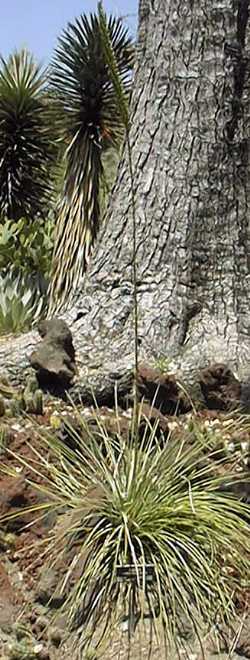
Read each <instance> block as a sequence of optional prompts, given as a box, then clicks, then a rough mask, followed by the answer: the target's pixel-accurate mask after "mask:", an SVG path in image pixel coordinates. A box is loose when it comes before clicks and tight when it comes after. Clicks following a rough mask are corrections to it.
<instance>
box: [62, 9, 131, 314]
mask: <svg viewBox="0 0 250 660" xmlns="http://www.w3.org/2000/svg"><path fill="white" fill-rule="evenodd" d="M108 31H109V35H110V40H111V42H112V46H113V49H114V52H115V54H116V58H117V62H118V66H119V72H120V76H121V78H122V81H123V84H124V88H125V90H126V95H128V94H129V91H130V84H131V69H132V64H133V56H134V54H133V46H132V42H131V39H130V37H129V36H128V33H127V30H126V29H125V28H124V27H123V24H122V21H121V20H120V19H117V18H114V17H113V16H110V18H109V20H108ZM52 87H53V91H54V93H55V94H56V95H57V99H58V101H59V103H61V107H62V128H63V134H64V140H65V142H66V144H67V149H66V152H65V174H64V185H63V191H62V196H61V201H60V206H59V213H58V219H57V223H56V235H55V250H54V259H53V269H52V285H51V308H53V307H57V309H58V308H59V300H60V298H61V301H62V303H63V302H64V301H65V299H66V297H67V295H68V293H69V292H70V291H71V290H72V289H75V287H76V286H77V284H78V282H79V279H80V277H81V276H82V275H83V273H84V272H85V269H86V264H87V262H88V259H89V255H90V251H91V247H92V244H93V242H94V240H95V238H96V236H97V233H98V229H99V226H100V219H101V213H100V185H101V180H102V177H103V174H104V166H103V162H104V161H103V156H104V154H106V152H107V150H108V149H114V148H118V147H119V146H120V144H121V140H122V137H123V134H124V126H123V122H122V120H121V117H120V112H119V108H118V105H117V98H116V94H115V91H114V88H113V83H112V80H111V77H110V72H109V67H108V65H107V63H106V60H105V56H104V51H103V42H102V37H101V31H100V21H99V17H98V16H97V15H95V14H91V15H90V17H89V18H88V17H87V16H86V15H85V14H83V15H81V16H80V18H78V19H76V20H75V22H74V23H70V24H69V25H68V27H67V29H66V30H64V32H63V35H62V37H61V38H60V39H59V45H58V48H57V50H56V53H55V57H54V60H53V63H52Z"/></svg>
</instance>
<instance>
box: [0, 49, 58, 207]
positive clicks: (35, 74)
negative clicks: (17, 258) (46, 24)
mask: <svg viewBox="0 0 250 660" xmlns="http://www.w3.org/2000/svg"><path fill="white" fill-rule="evenodd" d="M0 64H1V69H0V216H1V215H2V216H4V215H5V216H6V217H8V218H12V219H14V220H18V219H19V218H20V217H21V216H26V217H34V216H35V215H36V214H37V213H38V212H39V213H41V214H43V212H44V204H45V201H46V200H47V201H48V195H49V192H50V185H49V181H50V177H49V168H50V165H51V164H52V162H54V160H55V156H56V147H55V142H56V141H55V128H54V126H53V122H52V119H51V107H50V103H49V99H48V95H46V94H45V87H46V82H47V80H46V74H45V72H43V71H42V70H41V68H40V67H39V66H38V65H37V64H36V63H35V61H34V59H33V57H32V55H30V54H29V53H28V52H27V51H26V50H21V51H20V52H15V53H14V54H13V55H11V56H10V58H9V59H8V60H7V61H5V60H4V59H3V58H1V60H0Z"/></svg>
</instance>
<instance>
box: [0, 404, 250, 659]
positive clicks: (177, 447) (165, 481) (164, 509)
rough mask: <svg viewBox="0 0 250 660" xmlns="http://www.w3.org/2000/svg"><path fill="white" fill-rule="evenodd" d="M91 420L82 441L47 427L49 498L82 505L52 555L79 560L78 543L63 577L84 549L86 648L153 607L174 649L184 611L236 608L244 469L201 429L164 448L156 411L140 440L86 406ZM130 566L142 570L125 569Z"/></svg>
mask: <svg viewBox="0 0 250 660" xmlns="http://www.w3.org/2000/svg"><path fill="white" fill-rule="evenodd" d="M79 423H80V424H81V427H82V432H81V433H78V434H76V432H75V431H74V449H70V448H69V447H68V446H66V445H65V444H64V443H63V442H60V441H59V440H58V439H57V438H55V437H54V436H50V435H46V436H43V437H41V441H42V440H43V442H44V443H45V446H47V447H48V448H49V452H45V455H42V452H41V455H39V453H38V452H37V450H36V451H35V455H34V462H31V463H30V465H29V470H30V471H31V472H32V471H34V477H35V475H36V471H37V467H36V466H37V464H38V461H39V474H40V475H41V474H42V473H43V475H44V476H43V481H41V479H40V480H39V486H37V488H38V489H39V492H40V493H41V492H42V491H43V492H44V494H45V495H46V497H47V498H48V501H47V502H44V503H42V504H40V505H39V506H38V507H37V508H39V510H40V511H41V510H42V509H44V510H45V515H46V511H47V510H54V511H60V510H63V511H68V512H69V513H70V512H71V513H72V514H73V515H72V516H71V515H68V517H67V518H66V521H64V523H63V525H62V526H60V525H59V527H58V528H55V532H54V535H53V534H52V535H51V537H50V540H49V539H48V545H47V548H46V549H44V555H43V560H44V561H45V560H46V558H47V560H48V561H49V562H50V564H52V565H53V566H54V567H56V565H57V561H58V562H59V564H60V562H61V560H62V556H63V555H65V556H66V561H69V559H68V558H69V556H71V557H72V553H71V555H69V553H68V551H69V549H70V548H72V546H74V544H75V543H76V547H77V554H76V556H74V558H73V560H71V561H70V564H69V566H68V571H67V575H66V576H64V578H63V584H62V585H61V587H62V589H64V588H65V586H66V585H67V584H69V583H70V582H71V578H72V575H73V574H74V567H75V563H76V559H77V561H78V564H79V565H81V566H82V572H81V574H80V576H79V577H78V579H77V581H76V583H75V585H74V587H73V589H71V590H70V594H69V597H68V599H67V601H66V604H65V605H64V608H65V609H66V611H67V613H68V615H69V620H70V622H71V625H72V626H73V627H74V626H76V627H77V626H79V629H80V632H79V634H80V637H81V642H82V645H83V647H84V650H86V649H87V648H88V646H89V645H91V644H93V642H94V645H95V648H97V647H98V643H99V642H101V641H103V637H104V636H105V635H106V636H107V638H108V637H109V636H110V634H111V632H112V628H113V626H114V625H115V624H116V623H117V622H119V621H120V620H121V617H127V618H128V625H129V631H130V632H131V630H132V621H134V622H135V621H136V622H137V624H138V625H140V623H143V619H144V616H149V617H150V618H151V619H152V622H153V629H155V630H157V634H158V635H159V636H162V637H163V638H164V643H165V648H166V656H165V657H171V656H169V655H167V653H168V651H167V649H168V647H170V646H171V645H172V646H173V645H174V646H175V647H176V646H177V647H178V643H179V642H178V639H179V638H178V631H179V630H180V627H181V620H182V617H184V618H186V619H187V620H188V621H189V623H190V625H191V626H192V627H193V629H194V631H197V630H200V629H201V628H200V626H201V625H202V623H203V625H205V626H207V628H209V627H210V626H212V625H213V624H214V623H215V621H216V623H218V622H220V621H224V620H228V619H230V617H231V616H232V617H233V618H234V617H235V611H234V606H233V601H232V595H233V593H234V591H235V589H237V588H238V587H239V585H240V584H241V583H242V581H243V580H245V584H248V583H249V577H250V574H249V572H250V566H249V558H248V554H247V553H248V549H249V547H248V544H249V523H250V515H249V508H248V507H247V505H244V504H243V503H242V502H241V501H239V500H237V499H236V498H235V497H234V496H233V495H232V493H231V492H230V488H231V486H230V484H231V483H232V481H235V479H236V477H235V475H233V476H232V474H229V473H228V472H227V469H226V461H225V459H222V458H221V457H220V454H219V453H217V452H216V451H213V450H212V449H209V450H208V451H207V454H206V455H205V454H204V445H203V444H202V443H201V442H200V440H197V438H196V437H195V435H194V437H193V438H192V443H191V444H190V442H189V443H187V444H186V443H185V437H183V442H181V441H180V438H179V439H178V442H177V441H174V440H173V439H171V438H169V440H168V442H166V445H165V447H164V448H160V447H159V446H158V444H157V439H156V428H157V425H155V426H154V427H152V425H151V424H150V423H149V422H148V423H147V424H146V425H145V432H144V437H143V438H142V439H141V444H140V446H139V445H138V444H136V445H135V444H134V443H133V442H132V441H131V437H130V438H127V439H126V438H124V437H123V436H121V435H120V436H119V433H118V436H117V439H116V440H114V438H111V437H110V436H109V435H108V432H107V430H106V428H105V425H103V423H102V422H101V421H100V419H98V415H97V416H96V423H97V426H98V428H99V432H98V433H95V434H93V430H92V429H91V426H89V427H88V425H87V423H86V422H85V421H84V420H83V419H82V418H81V417H80V416H79ZM118 427H119V424H118ZM92 428H93V427H92ZM10 453H11V454H12V452H10ZM43 454H44V452H43ZM12 455H13V456H14V458H15V462H16V459H17V458H19V461H20V462H21V463H22V464H25V460H24V459H23V458H21V457H18V456H16V455H15V454H12ZM48 456H49V459H48ZM222 473H223V476H220V475H221V474H222ZM13 474H14V472H13ZM29 483H31V482H30V480H29ZM34 487H36V484H35V483H34ZM31 510H35V508H32V509H31ZM22 513H23V512H22ZM126 567H129V571H128V572H130V573H132V574H133V576H134V577H132V578H129V577H127V578H126V579H125V578H124V579H123V578H121V573H122V571H123V572H124V570H125V571H126V570H127V569H126ZM232 569H233V570H232ZM149 570H150V572H151V575H152V576H153V580H152V582H151V583H150V585H149V584H148V583H147V575H148V571H149ZM144 634H146V631H145V633H144ZM148 634H149V633H148ZM151 634H152V627H151ZM98 640H99V641H98ZM183 643H184V642H183V639H182V640H181V646H182V648H183ZM150 648H151V646H150V642H149V649H150ZM149 655H150V653H149Z"/></svg>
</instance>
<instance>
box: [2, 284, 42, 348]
mask: <svg viewBox="0 0 250 660" xmlns="http://www.w3.org/2000/svg"><path fill="white" fill-rule="evenodd" d="M46 303H47V299H46V295H45V296H43V295H41V291H40V290H39V287H38V286H37V284H36V282H35V283H34V282H32V279H31V278H28V277H26V278H25V277H23V276H22V275H15V273H14V272H10V273H9V274H5V275H3V274H2V275H0V335H1V334H8V333H14V334H18V333H19V332H23V331H24V330H28V329H29V328H30V327H31V325H32V323H33V322H34V321H35V320H36V319H38V318H39V317H40V316H41V315H42V313H43V311H45V308H46Z"/></svg>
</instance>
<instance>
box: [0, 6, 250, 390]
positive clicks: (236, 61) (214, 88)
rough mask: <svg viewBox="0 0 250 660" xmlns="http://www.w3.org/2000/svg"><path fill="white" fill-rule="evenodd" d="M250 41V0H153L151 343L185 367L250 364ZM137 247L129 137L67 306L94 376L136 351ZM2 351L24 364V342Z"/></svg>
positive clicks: (136, 152)
mask: <svg viewBox="0 0 250 660" xmlns="http://www.w3.org/2000/svg"><path fill="white" fill-rule="evenodd" d="M249 53H250V30H249V0H223V2H222V1H221V2H219V1H218V0H175V2H172V1H171V0H141V2H140V8H139V40H138V61H137V67H136V71H135V81H134V91H133V97H132V129H131V144H132V160H133V168H134V179H135V181H134V185H135V192H136V219H137V277H138V285H137V286H138V300H139V339H140V346H139V357H140V359H141V360H144V359H147V360H148V359H149V360H150V361H151V362H152V361H154V360H156V359H159V358H161V357H164V358H165V357H170V358H172V359H173V360H174V362H175V363H176V365H177V367H179V368H180V370H181V371H182V372H183V373H184V374H185V375H187V374H189V375H190V374H191V373H193V372H194V371H195V370H196V369H197V367H200V366H205V365H207V364H208V363H209V362H215V361H224V362H227V363H228V364H229V365H230V366H232V367H233V368H234V369H236V371H237V373H238V375H239V376H240V377H245V376H246V375H247V374H248V371H250V289H249V284H248V282H249V278H250V273H249V263H250V243H249V240H250V236H249V217H248V214H249V206H250V171H249V170H250V165H249V133H250V95H249ZM132 258H133V255H132V206H131V184H130V178H129V168H128V154H127V150H126V147H125V149H124V155H123V158H122V162H121V164H120V167H119V171H118V176H117V181H116V185H115V187H114V190H113V193H112V197H111V200H110V204H109V208H108V211H107V219H106V222H105V226H104V227H103V229H102V231H101V234H100V237H99V240H98V244H97V247H96V251H95V254H94V256H93V258H92V262H91V265H90V269H89V273H88V276H87V277H86V279H85V282H84V283H83V287H82V289H81V290H79V291H77V292H76V293H75V294H74V296H73V300H71V303H70V307H69V310H68V311H67V313H66V314H65V315H64V318H65V320H67V321H68V322H69V324H70V326H71V329H72V332H73V334H74V340H75V345H76V348H77V349H78V356H79V367H80V369H79V371H80V375H81V379H82V382H85V381H86V382H88V383H89V384H90V385H93V386H96V384H97V383H98V382H100V380H101V379H102V378H103V377H104V376H105V375H106V376H107V377H108V378H110V374H111V373H121V372H122V371H124V370H127V369H128V368H129V367H130V366H132V364H133V342H134V333H133V286H132ZM31 339H32V337H31V336H30V340H31ZM25 342H26V347H27V343H28V339H24V338H23V339H21V340H20V341H19V346H20V345H21V348H19V350H20V354H21V362H22V364H24V361H23V355H24V352H23V350H24V349H25V347H24V344H25ZM23 347H24V349H23ZM2 354H3V357H2V356H1V349H0V358H1V360H2V362H3V361H4V362H5V364H6V361H7V367H8V369H9V370H11V367H12V373H13V368H14V370H15V366H14V365H15V361H16V357H15V351H13V345H12V348H11V352H9V348H8V347H6V344H5V346H4V347H3V350H2Z"/></svg>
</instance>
